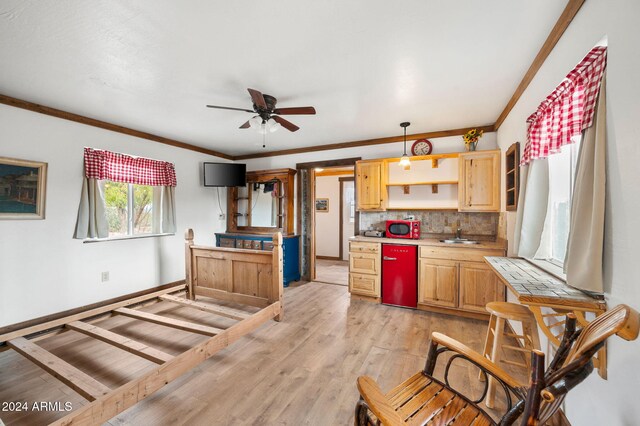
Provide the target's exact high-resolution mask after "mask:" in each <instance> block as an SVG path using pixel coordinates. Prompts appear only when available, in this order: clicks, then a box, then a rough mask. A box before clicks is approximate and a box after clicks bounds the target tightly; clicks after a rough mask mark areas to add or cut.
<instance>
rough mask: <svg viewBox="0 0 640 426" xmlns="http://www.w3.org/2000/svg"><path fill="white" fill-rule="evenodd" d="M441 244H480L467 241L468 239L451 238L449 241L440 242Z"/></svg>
mask: <svg viewBox="0 0 640 426" xmlns="http://www.w3.org/2000/svg"><path fill="white" fill-rule="evenodd" d="M440 242H441V243H447V244H480V243H479V242H478V241H474V240H467V239H466V238H449V239H448V240H440Z"/></svg>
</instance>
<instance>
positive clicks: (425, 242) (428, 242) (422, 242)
mask: <svg viewBox="0 0 640 426" xmlns="http://www.w3.org/2000/svg"><path fill="white" fill-rule="evenodd" d="M349 241H362V242H367V243H382V244H404V245H411V246H436V247H448V248H456V249H493V250H506V249H507V242H506V240H500V239H499V240H495V241H491V240H488V241H482V240H478V244H447V243H442V242H440V239H439V238H420V239H418V240H410V239H404V238H377V237H364V236H361V235H356V236H355V237H351V238H349Z"/></svg>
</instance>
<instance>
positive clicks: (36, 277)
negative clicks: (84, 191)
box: [0, 105, 226, 326]
mask: <svg viewBox="0 0 640 426" xmlns="http://www.w3.org/2000/svg"><path fill="white" fill-rule="evenodd" d="M85 146H89V147H93V148H99V149H108V150H113V151H117V152H123V153H127V154H132V155H137V156H145V157H150V158H155V159H159V160H166V161H171V162H173V163H175V165H176V173H177V179H178V186H177V188H176V209H177V212H176V214H177V228H178V231H177V233H176V235H175V236H167V237H155V238H144V239H135V240H123V241H107V242H99V243H91V244H83V242H82V241H81V240H74V239H73V238H72V236H73V231H74V229H75V222H76V216H77V212H78V201H79V198H80V188H81V185H82V173H83V147H85ZM0 156H4V157H11V158H20V159H27V160H34V161H44V162H47V163H48V164H49V167H48V178H47V197H46V219H45V220H0V326H3V325H8V324H13V323H16V322H20V321H24V320H28V319H32V318H36V317H39V316H43V315H47V314H51V313H56V312H60V311H63V310H66V309H71V308H75V307H79V306H82V305H86V304H90V303H94V302H97V301H101V300H105V299H109V298H112V297H117V296H121V295H124V294H127V293H132V292H136V291H139V290H144V289H147V288H151V287H154V286H158V285H161V284H165V283H169V282H173V281H177V280H182V279H184V244H183V241H184V237H183V235H184V230H185V229H186V228H187V227H191V228H193V229H194V231H195V236H196V242H198V243H202V244H213V243H214V242H215V239H214V235H213V234H214V232H220V231H224V229H225V222H224V221H220V220H219V219H218V214H219V211H218V203H217V198H216V194H215V189H214V188H204V187H203V186H202V183H201V182H202V176H201V169H202V165H201V164H202V162H203V161H212V160H213V161H220V160H219V159H217V158H215V157H211V156H207V155H204V154H199V153H195V152H192V151H187V150H184V149H179V148H174V147H171V146H168V145H162V144H159V143H156V142H151V141H148V140H144V139H138V138H134V137H131V136H127V135H123V134H119V133H114V132H110V131H107V130H102V129H98V128H95V127H90V126H85V125H82V124H79V123H74V122H71V121H66V120H61V119H58V118H54V117H49V116H45V115H41V114H37V113H34V112H30V111H26V110H21V109H17V108H12V107H8V106H5V105H0ZM220 198H221V201H222V211H223V212H225V213H226V202H225V200H226V191H225V190H224V189H222V190H221V191H220ZM102 271H109V275H110V280H109V281H108V282H107V283H102V282H100V273H101V272H102Z"/></svg>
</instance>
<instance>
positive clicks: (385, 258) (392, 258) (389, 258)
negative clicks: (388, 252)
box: [382, 256, 398, 260]
mask: <svg viewBox="0 0 640 426" xmlns="http://www.w3.org/2000/svg"><path fill="white" fill-rule="evenodd" d="M382 260H398V259H397V258H395V257H389V256H383V257H382Z"/></svg>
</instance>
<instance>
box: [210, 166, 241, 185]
mask: <svg viewBox="0 0 640 426" xmlns="http://www.w3.org/2000/svg"><path fill="white" fill-rule="evenodd" d="M246 184H247V165H246V164H233V163H204V186H246Z"/></svg>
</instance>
